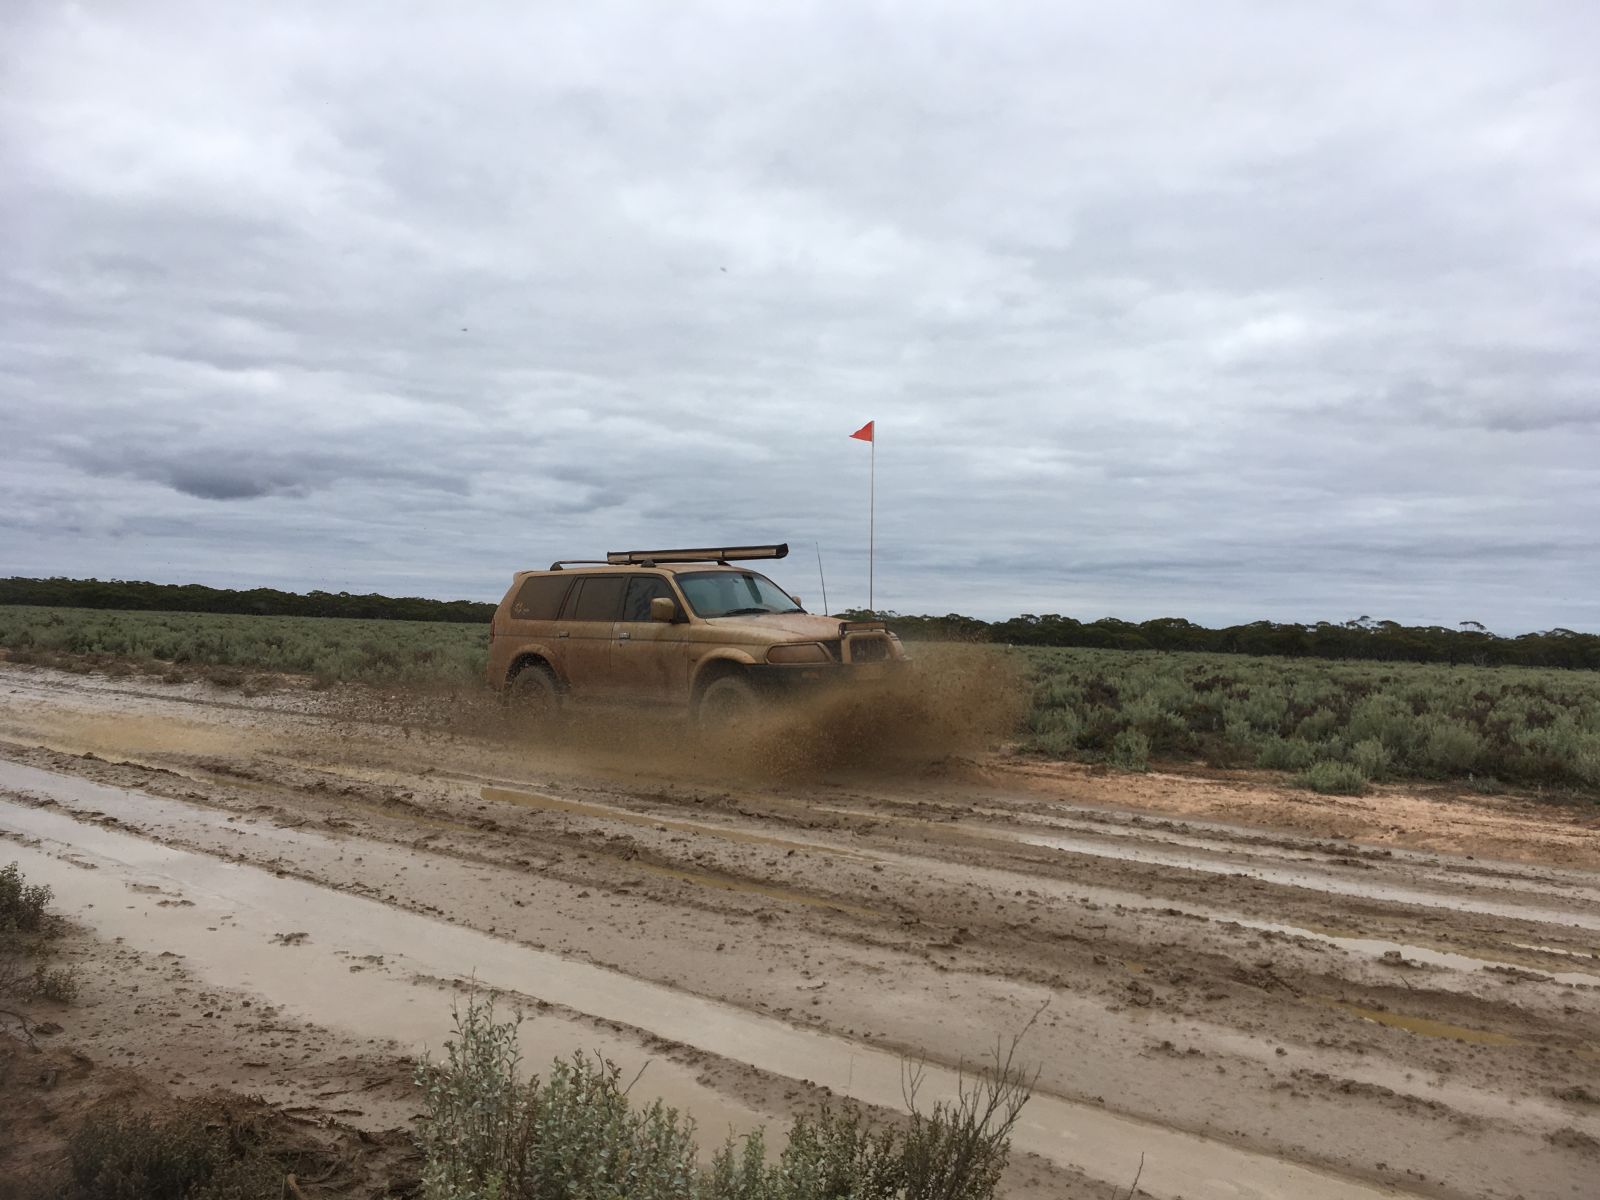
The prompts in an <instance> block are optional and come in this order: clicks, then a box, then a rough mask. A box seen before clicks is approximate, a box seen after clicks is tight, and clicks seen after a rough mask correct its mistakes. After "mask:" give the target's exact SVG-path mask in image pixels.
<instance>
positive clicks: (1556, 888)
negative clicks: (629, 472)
mask: <svg viewBox="0 0 1600 1200" xmlns="http://www.w3.org/2000/svg"><path fill="white" fill-rule="evenodd" d="M493 724H494V723H493V722H492V721H485V720H483V719H482V714H478V713H476V712H475V711H474V709H473V704H472V702H471V701H470V699H463V700H459V701H454V702H451V701H445V702H442V703H441V704H439V705H438V706H435V707H434V708H432V709H431V710H429V711H427V712H421V711H419V710H418V708H417V706H416V705H415V704H411V703H407V704H404V705H399V704H394V705H391V704H388V703H384V702H381V701H379V700H377V699H375V698H372V697H370V696H361V695H359V694H356V693H341V692H329V693H315V692H310V691H307V690H295V689H291V690H286V691H282V692H277V693H271V694H268V695H265V696H260V697H255V698H246V697H243V696H240V695H238V694H237V693H224V692H221V691H218V690H216V689H209V688H206V687H204V686H202V685H175V686H167V685H162V684H159V683H140V682H137V681H130V680H107V679H104V678H97V677H85V676H73V675H67V674H62V673H57V672H51V671H45V670H40V669H34V668H19V667H9V668H0V836H4V837H7V838H9V839H10V842H11V844H9V845H7V846H5V847H3V848H0V860H4V861H10V860H11V859H13V858H15V859H17V860H18V861H19V862H21V864H22V866H23V869H24V870H25V871H26V872H27V873H28V875H29V876H30V877H31V878H38V879H42V880H45V881H47V882H50V883H51V884H52V885H53V886H55V888H56V890H57V893H58V896H59V902H58V903H59V907H61V908H62V909H63V910H64V911H67V912H68V913H69V914H70V915H72V916H73V917H74V918H75V919H76V920H77V921H78V922H79V923H80V925H81V926H82V928H83V931H84V932H83V933H82V934H80V935H79V936H78V937H77V939H76V940H75V943H74V947H73V951H72V952H73V954H74V955H75V956H76V957H78V958H79V959H80V960H81V962H82V963H83V964H84V970H85V971H86V979H87V986H86V988H85V997H84V999H83V1000H82V1001H81V1002H80V1003H79V1005H78V1006H76V1008H73V1009H68V1010H65V1012H64V1013H63V1014H60V1015H56V1016H55V1017H54V1019H55V1020H56V1021H57V1022H58V1023H60V1024H61V1025H62V1026H63V1027H64V1029H63V1032H62V1033H61V1034H59V1035H57V1036H58V1037H59V1038H60V1039H63V1040H68V1039H72V1040H75V1042H76V1043H77V1044H80V1045H82V1046H83V1047H85V1049H86V1051H87V1052H88V1053H89V1054H91V1055H101V1056H105V1057H107V1058H108V1059H111V1060H114V1061H116V1062H117V1063H118V1064H119V1065H120V1066H122V1067H129V1068H133V1069H136V1070H140V1071H143V1072H145V1073H146V1074H148V1075H150V1076H152V1077H154V1078H159V1079H161V1080H162V1081H164V1082H166V1083H168V1084H170V1085H171V1086H173V1087H175V1088H179V1089H196V1090H197V1089H200V1088H203V1087H205V1086H208V1085H210V1084H215V1083H221V1084H224V1085H228V1086H233V1087H239V1088H245V1089H247V1090H252V1091H259V1092H262V1093H263V1094H265V1095H266V1096H267V1097H268V1098H269V1099H271V1100H274V1101H275V1102H278V1103H282V1104H285V1105H290V1106H295V1107H298V1108H300V1109H304V1110H312V1111H323V1112H326V1113H329V1114H335V1115H338V1116H339V1118H340V1119H341V1120H343V1121H346V1122H353V1123H356V1124H362V1123H366V1124H367V1125H368V1126H370V1127H371V1128H384V1127H389V1126H392V1125H394V1124H396V1123H399V1122H402V1121H404V1120H405V1119H406V1118H407V1117H408V1116H409V1114H410V1111H411V1110H410V1108H409V1107H408V1106H409V1105H410V1104H412V1103H414V1101H413V1100H412V1099H411V1097H410V1096H409V1093H408V1090H407V1088H406V1085H405V1074H406V1070H405V1062H404V1059H405V1056H406V1055H409V1054H412V1053H415V1052H417V1051H418V1050H419V1049H421V1048H422V1047H423V1046H424V1045H432V1046H437V1045H438V1044H439V1043H440V1041H442V1039H443V1037H444V1035H445V1032H446V1031H447V1029H448V1022H449V1007H450V1001H449V997H450V995H451V994H452V993H454V992H456V991H457V990H458V989H459V987H460V986H461V981H463V980H465V979H468V978H474V977H475V978H476V979H477V981H478V982H479V984H480V985H481V986H484V987H488V988H492V989H496V990H498V991H500V992H502V993H503V994H504V996H505V1000H504V1001H503V1002H504V1003H506V1004H508V1005H512V1006H516V1007H520V1008H521V1009H522V1010H524V1011H525V1012H526V1013H527V1014H528V1015H529V1017H530V1020H529V1021H528V1022H527V1023H526V1024H525V1025H524V1026H523V1037H524V1048H525V1050H526V1051H527V1053H528V1056H529V1059H530V1062H532V1063H534V1064H537V1063H538V1062H540V1061H541V1060H546V1059H548V1058H549V1057H550V1056H551V1055H554V1054H565V1053H569V1052H571V1051H572V1050H574V1049H580V1048H591V1049H600V1050H602V1051H603V1052H605V1053H606V1054H608V1055H609V1056H611V1057H613V1058H614V1059H616V1060H617V1061H618V1062H619V1063H620V1064H622V1065H623V1066H624V1068H625V1069H629V1070H630V1071H631V1070H633V1069H637V1068H638V1066H640V1065H643V1064H644V1063H645V1062H646V1061H649V1062H650V1066H649V1067H648V1069H647V1070H646V1072H645V1075H644V1076H643V1078H642V1079H641V1081H640V1084H639V1085H638V1086H639V1089H640V1091H641V1092H642V1093H643V1094H647V1095H662V1096H665V1097H667V1098H668V1099H669V1100H671V1101H672V1102H673V1103H676V1104H679V1105H681V1106H682V1107H685V1108H687V1109H688V1110H690V1111H691V1112H693V1113H694V1114H695V1115H696V1116H697V1117H698V1119H699V1121H700V1124H701V1127H702V1129H703V1130H704V1131H706V1133H707V1135H708V1138H709V1139H711V1140H714V1139H716V1138H717V1137H720V1135H721V1134H722V1133H723V1132H724V1131H725V1130H727V1129H729V1128H732V1129H735V1130H740V1129H746V1128H749V1127H750V1126H752V1125H754V1124H757V1123H760V1122H763V1121H767V1122H776V1121H779V1120H781V1118H782V1117H783V1115H784V1114H785V1113H787V1112H790V1111H792V1110H793V1109H794V1108H795V1107H796V1106H798V1105H803V1104H807V1103H811V1102H813V1101H815V1100H817V1099H820V1098H824V1097H825V1096H826V1095H827V1094H829V1093H832V1094H835V1095H850V1096H853V1097H855V1098H857V1099H860V1100H862V1101H863V1102H866V1103H869V1104H873V1105H877V1106H881V1107H883V1108H884V1109H886V1110H893V1109H895V1108H897V1107H899V1105H900V1101H901V1081H902V1061H903V1059H905V1058H907V1057H911V1058H919V1059H925V1060H926V1061H927V1063H928V1068H927V1083H926V1090H925V1092H924V1098H925V1099H932V1098H934V1097H936V1096H937V1095H939V1094H942V1093H944V1092H947V1091H948V1090H949V1089H951V1088H953V1087H954V1086H955V1083H956V1075H955V1072H956V1071H957V1070H958V1069H960V1068H961V1067H962V1066H964V1065H965V1066H971V1065H972V1064H974V1063H975V1062H979V1061H981V1060H982V1059H983V1058H984V1057H985V1055H988V1054H992V1052H993V1050H994V1047H995V1043H996V1039H997V1038H1004V1039H1009V1037H1010V1035H1012V1034H1014V1033H1018V1032H1022V1031H1023V1030H1026V1033H1025V1036H1024V1038H1023V1040H1022V1042H1021V1048H1020V1054H1021V1056H1022V1057H1024V1058H1025V1059H1027V1061H1029V1062H1030V1063H1031V1064H1033V1065H1035V1066H1037V1067H1038V1069H1039V1080H1038V1090H1037V1092H1036V1094H1035V1097H1034V1099H1033V1101H1032V1102H1031V1103H1030V1105H1029V1107H1028V1109H1027V1110H1026V1112H1025V1116H1024V1123H1023V1126H1022V1127H1020V1128H1019V1130H1018V1133H1017V1137H1016V1139H1015V1153H1014V1162H1013V1167H1012V1169H1011V1171H1010V1173H1009V1175H1008V1177H1007V1184H1006V1186H1007V1189H1008V1194H1011V1195H1015V1196H1030V1195H1037V1196H1084V1197H1089V1196H1096V1197H1109V1196H1111V1195H1113V1194H1117V1195H1121V1194H1124V1193H1125V1192H1126V1190H1127V1187H1128V1185H1129V1184H1130V1183H1131V1182H1132V1180H1133V1178H1134V1176H1135V1173H1136V1172H1137V1171H1138V1170H1139V1167H1140V1161H1141V1158H1142V1159H1143V1164H1144V1165H1143V1173H1142V1175H1141V1176H1140V1183H1139V1188H1140V1191H1141V1192H1142V1193H1146V1194H1149V1195H1152V1196H1160V1197H1178V1196H1184V1197H1191V1198H1193V1197H1207V1196H1213V1197H1267V1196H1284V1195H1294V1196H1304V1197H1322V1196H1326V1197H1347V1196H1373V1195H1386V1194H1414V1195H1424V1196H1463V1197H1464V1196H1504V1197H1514V1196H1523V1197H1530V1198H1531V1197H1577V1196H1589V1195H1593V1194H1594V1180H1595V1179H1596V1178H1597V1177H1600V827H1597V824H1596V821H1595V819H1594V817H1593V816H1591V815H1589V813H1588V812H1579V811H1574V810H1563V809H1558V808H1554V807H1551V806H1544V805H1536V804H1533V803H1531V802H1528V801H1519V800H1511V799H1504V798H1487V797H1468V796H1460V795H1453V794H1445V793H1426V792H1416V791H1410V792H1408V791H1404V790H1400V789H1386V790H1384V791H1382V792H1379V793H1377V794H1375V795H1373V796H1368V797H1362V798H1355V799H1351V798H1327V797H1314V796H1309V795H1307V794H1304V793H1291V792H1286V791H1284V790H1281V789H1280V788H1278V787H1276V786H1274V785H1273V784H1272V783H1271V782H1270V781H1268V780H1265V779H1239V778H1235V779H1228V778H1221V777H1202V776H1199V775H1195V776H1173V775H1150V776H1143V777H1130V776H1117V775H1103V774H1095V773H1091V772H1088V771H1085V770H1081V769H1075V768H1074V769H1069V768H1059V767H1046V766H1043V765H1040V764H1037V763H1031V762H1023V761H1012V760H1008V759H1006V758H1005V757H1003V756H989V757H984V758H981V759H977V760H972V759H961V760H955V761H950V760H935V759H929V758H924V759H923V760H922V761H920V762H911V763H901V764H899V765H898V766H896V767H895V768H894V769H892V770H890V769H885V770H880V771H876V772H861V771H856V772H853V773H850V774H840V773H830V772H827V771H806V770H803V769H802V770H797V771H791V772H790V773H789V774H788V775H786V776H785V777H784V778H783V779H782V780H781V781H779V782H772V781H770V780H763V779H762V777H761V772H760V771H759V770H757V769H745V770H741V771H738V772H733V771H729V770H726V769H723V768H724V764H719V763H718V762H716V761H715V760H713V759H709V758H708V757H707V756H706V755H705V754H703V753H692V752H688V751H686V750H684V749H683V748H682V747H681V746H679V745H677V744H676V742H674V741H673V739H674V738H678V739H681V731H680V733H678V734H669V736H668V740H667V741H666V742H657V743H654V744H652V745H651V746H650V747H648V749H649V751H650V752H649V753H644V752H643V751H644V749H645V748H644V747H641V746H640V745H637V744H629V743H628V742H627V739H626V737H625V736H624V735H623V734H622V733H620V732H616V731H611V730H608V729H607V727H606V726H605V725H604V724H603V723H602V724H601V725H599V726H597V727H595V728H591V729H589V730H588V731H587V732H586V733H585V736H584V737H583V738H582V739H579V741H580V743H581V744H580V745H578V746H573V745H570V744H568V745H564V746H557V747H551V746H545V747H533V746H529V745H528V744H527V743H526V742H524V741H518V740H516V739H512V738H509V737H507V736H505V734H504V732H503V731H501V730H498V729H497V728H494V727H493ZM130 980H131V981H135V982H134V984H133V985H132V986H133V989H134V990H131V991H130ZM263 1014H269V1015H266V1016H264V1015H263Z"/></svg>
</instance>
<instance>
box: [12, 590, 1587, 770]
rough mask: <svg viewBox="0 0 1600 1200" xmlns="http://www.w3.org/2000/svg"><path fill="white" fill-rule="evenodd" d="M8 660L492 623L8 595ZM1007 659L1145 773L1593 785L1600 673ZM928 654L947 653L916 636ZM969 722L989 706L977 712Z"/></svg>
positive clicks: (360, 652) (450, 654)
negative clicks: (1158, 769) (94, 605)
mask: <svg viewBox="0 0 1600 1200" xmlns="http://www.w3.org/2000/svg"><path fill="white" fill-rule="evenodd" d="M0 647H3V648H5V650H6V651H7V653H8V655H9V657H10V659H11V660H12V661H13V662H23V663H27V662H36V663H42V664H46V665H54V666H64V667H68V668H76V669H85V668H91V669H93V668H98V669H101V670H107V671H110V672H112V673H119V672H120V673H126V672H130V671H135V670H138V671H143V672H147V673H154V674H158V675H162V676H164V677H166V678H168V679H169V681H171V682H179V681H182V680H185V679H189V678H191V677H200V678H205V679H208V680H210V681H211V682H213V683H216V684H219V685H222V686H237V687H242V688H245V689H252V690H253V689H255V688H259V687H265V686H269V685H270V684H271V682H272V677H273V676H276V675H282V674H290V675H301V676H306V677H309V678H310V679H312V680H313V681H316V682H319V683H324V684H326V683H335V682H339V683H356V684H367V685H373V686H380V687H396V686H399V687H405V686H416V687H429V688H439V687H444V688H462V687H468V688H471V687H476V686H478V685H479V684H480V683H481V681H482V678H483V669H484V664H485V661H486V656H487V644H486V627H485V626H483V625H481V624H476V623H474V624H456V623H448V622H438V621H426V622H425V621H388V620H382V621H380V620H352V619H343V618H319V617H265V616H262V617H258V616H235V615H220V614H209V613H149V612H115V611H106V610H92V609H66V608H32V607H26V606H13V607H4V608H0ZM974 651H977V652H980V653H992V654H994V655H996V656H1009V658H1010V659H1011V661H1012V663H1013V664H1014V665H1015V667H1016V668H1017V675H1018V679H1019V683H1018V686H1019V687H1021V688H1023V689H1024V690H1026V691H1028V692H1029V693H1030V695H1029V697H1028V699H1027V700H1026V701H1025V703H1023V704H1022V705H1020V706H1019V707H1020V708H1021V710H1022V711H1024V712H1025V714H1026V715H1025V718H1024V721H1023V726H1022V728H1020V729H1019V730H1018V731H1017V738H1018V739H1019V740H1018V741H1017V743H1016V744H1017V745H1018V747H1019V748H1020V749H1021V750H1023V751H1024V752H1028V753H1034V754H1039V755H1043V756H1047V757H1053V758H1062V759H1076V760H1083V761H1090V762H1104V763H1107V764H1109V765H1111V766H1113V767H1116V768H1120V769H1124V770H1133V771H1140V770H1145V769H1147V768H1148V767H1149V766H1150V765H1151V764H1153V763H1167V764H1179V763H1200V764H1205V765H1208V766H1213V767H1222V768H1228V767H1235V768H1238V767H1255V768H1265V769H1269V770H1280V771H1286V772H1290V773H1292V774H1293V776H1294V777H1295V779H1296V780H1297V781H1298V782H1300V783H1301V784H1303V785H1304V786H1307V787H1310V788H1312V789H1314V790H1317V791H1323V792H1359V791H1361V790H1362V789H1364V788H1365V787H1366V786H1367V785H1368V784H1369V783H1381V782H1384V781H1387V780H1394V779H1431V780H1450V781H1457V782H1460V783H1462V784H1465V785H1467V786H1469V787H1472V788H1475V789H1478V790H1482V791H1486V792H1493V791H1496V790H1499V789H1501V788H1502V787H1505V786H1515V787H1519V788H1534V789H1543V790H1547V791H1555V792H1558V793H1563V794H1568V793H1593V792H1595V791H1596V790H1597V789H1600V676H1597V675H1596V674H1595V673H1594V672H1591V671H1567V670H1558V669H1551V668H1532V667H1482V666H1444V665H1437V664H1413V663H1372V662H1335V661H1329V660H1326V659H1314V658H1284V657H1258V656H1250V655H1223V654H1206V653H1188V652H1161V651H1136V650H1094V649H1076V648H1074V649H1054V648H1038V647H1027V648H1004V647H999V646H995V647H982V648H979V647H965V648H963V652H964V653H967V654H971V653H973V652H974ZM913 652H914V653H915V654H916V655H917V656H918V657H920V658H922V659H923V660H924V661H929V660H934V661H936V660H938V659H939V657H940V656H941V655H943V654H947V653H948V650H947V649H946V648H945V647H942V646H940V645H938V644H934V643H920V644H917V645H915V646H914V647H913ZM973 716H974V719H977V718H979V717H983V718H985V719H987V716H988V714H973Z"/></svg>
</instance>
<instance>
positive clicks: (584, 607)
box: [564, 575, 628, 621]
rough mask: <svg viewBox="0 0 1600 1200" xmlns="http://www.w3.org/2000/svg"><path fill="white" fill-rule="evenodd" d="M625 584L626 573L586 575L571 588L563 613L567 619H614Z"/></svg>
mask: <svg viewBox="0 0 1600 1200" xmlns="http://www.w3.org/2000/svg"><path fill="white" fill-rule="evenodd" d="M627 586H628V577H627V576H626V575H586V576H584V578H582V579H580V580H578V583H577V586H576V587H574V588H573V589H572V595H571V596H570V597H568V599H567V609H566V612H565V614H564V615H565V617H566V619H567V620H569V621H615V620H616V619H617V610H618V609H620V608H621V607H622V589H623V588H625V587H627Z"/></svg>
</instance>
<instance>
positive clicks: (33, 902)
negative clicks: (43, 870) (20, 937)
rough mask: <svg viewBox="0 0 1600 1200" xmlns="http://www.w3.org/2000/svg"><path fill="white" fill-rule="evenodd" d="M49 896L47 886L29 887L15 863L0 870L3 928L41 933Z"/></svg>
mask: <svg viewBox="0 0 1600 1200" xmlns="http://www.w3.org/2000/svg"><path fill="white" fill-rule="evenodd" d="M50 895H51V892H50V889H49V888H48V887H47V886H45V885H44V884H33V885H30V884H29V883H28V882H27V881H26V880H24V879H23V877H22V870H21V868H19V867H18V866H17V864H16V863H8V864H7V865H6V866H4V867H0V927H7V928H10V929H14V930H20V931H21V932H23V933H36V932H38V930H39V927H40V925H41V924H42V923H43V921H44V910H45V906H46V905H47V904H49V903H50Z"/></svg>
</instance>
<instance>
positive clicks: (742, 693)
mask: <svg viewBox="0 0 1600 1200" xmlns="http://www.w3.org/2000/svg"><path fill="white" fill-rule="evenodd" d="M760 711H761V697H760V695H759V694H758V693H757V692H756V689H755V688H754V687H752V686H751V684H750V681H749V680H748V679H742V678H740V677H739V676H737V675H724V676H723V677H722V678H721V679H716V680H713V681H712V682H711V684H710V685H709V686H708V687H707V688H706V690H705V691H704V692H702V693H700V704H699V706H698V707H697V708H696V710H695V717H696V720H697V721H698V723H699V725H700V728H701V730H702V731H703V732H705V733H708V734H711V735H713V736H715V737H728V736H733V735H737V734H739V733H741V732H743V731H745V730H747V729H749V727H750V725H751V724H752V723H753V722H754V721H755V718H756V715H757V714H758V713H759V712H760Z"/></svg>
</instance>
